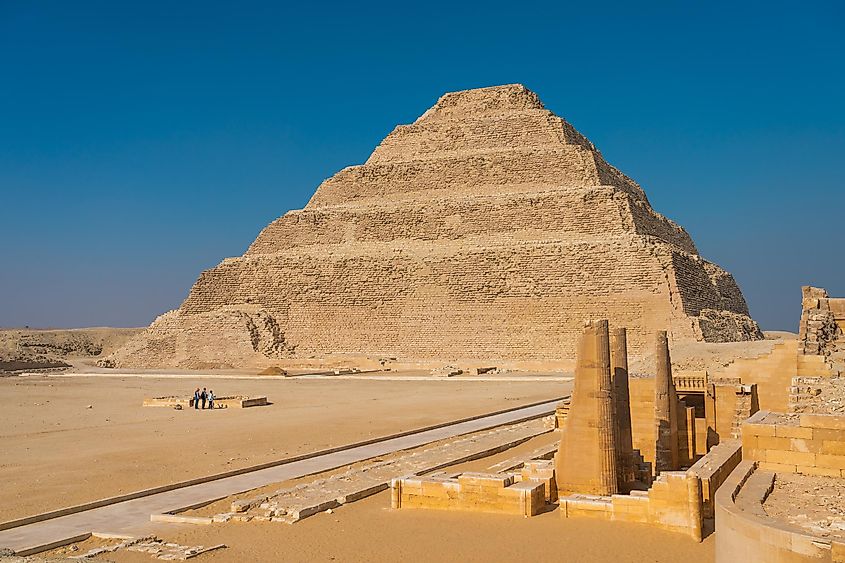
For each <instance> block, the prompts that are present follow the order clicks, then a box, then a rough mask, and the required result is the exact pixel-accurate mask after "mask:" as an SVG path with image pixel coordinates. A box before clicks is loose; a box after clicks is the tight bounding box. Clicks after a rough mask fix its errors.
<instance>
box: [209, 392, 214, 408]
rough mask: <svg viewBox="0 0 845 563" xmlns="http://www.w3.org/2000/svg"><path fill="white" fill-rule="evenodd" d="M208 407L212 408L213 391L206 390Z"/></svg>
mask: <svg viewBox="0 0 845 563" xmlns="http://www.w3.org/2000/svg"><path fill="white" fill-rule="evenodd" d="M208 408H210V409H212V410H213V409H214V391H212V390H211V389H209V390H208Z"/></svg>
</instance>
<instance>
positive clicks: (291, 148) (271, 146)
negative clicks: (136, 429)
mask: <svg viewBox="0 0 845 563" xmlns="http://www.w3.org/2000/svg"><path fill="white" fill-rule="evenodd" d="M843 6H845V4H843V3H842V2H841V1H831V2H806V3H794V2H790V3H781V2H759V3H756V2H755V3H743V2H725V3H721V2H715V3H714V2H695V3H693V2H661V1H655V2H644V3H640V2H619V3H611V2H605V3H600V2H577V3H566V2H549V3H541V2H540V3H538V2H529V3H521V4H520V3H514V2H507V3H501V4H499V3H497V2H489V1H488V2H483V3H481V2H479V3H478V4H477V5H475V6H469V5H464V4H463V3H460V2H443V3H440V2H425V3H419V4H415V3H404V2H389V3H383V4H382V3H359V2H343V3H337V4H331V3H322V4H321V3H296V5H291V6H285V5H284V3H282V2H267V3H255V2H250V1H239V2H231V3H222V2H213V1H204V2H156V1H144V2H134V3H131V2H114V1H108V2H105V1H104V2H86V1H84V0H81V1H79V2H68V1H56V2H40V1H37V0H26V1H24V0H21V1H15V0H0V196H2V198H0V264H2V268H0V326H22V325H30V326H57V327H62V326H65V327H70V326H91V325H114V326H138V325H145V324H147V323H149V322H150V321H151V320H152V319H153V318H154V317H155V316H156V315H158V314H160V313H162V312H164V311H166V310H168V309H172V308H175V307H178V306H179V304H180V303H181V301H182V299H183V298H184V297H185V295H187V292H188V289H189V288H190V286H191V284H192V283H193V282H194V280H195V279H196V277H197V276H198V274H199V272H200V271H201V270H203V269H206V268H209V267H212V266H214V265H215V264H217V263H218V262H219V261H220V260H221V259H223V258H224V257H227V256H234V255H239V254H241V253H243V251H244V250H245V249H246V247H247V246H248V244H249V243H250V242H251V241H252V240H253V238H254V237H255V236H256V235H257V234H258V232H259V231H260V230H261V228H262V227H264V226H265V225H266V224H267V223H269V222H270V221H271V220H273V219H274V218H276V217H278V216H280V215H282V214H283V213H284V212H285V211H287V210H289V209H295V208H301V207H302V206H304V205H305V203H306V202H307V200H308V198H309V196H310V195H311V194H312V193H313V191H314V189H315V188H316V187H317V185H318V184H319V183H320V181H321V180H323V179H324V178H326V177H328V176H331V175H332V174H334V173H335V172H336V171H338V170H339V169H340V168H343V167H344V166H347V165H351V164H359V163H361V162H363V161H364V160H365V159H366V158H367V156H368V155H369V153H370V152H371V150H372V149H373V148H374V147H375V145H376V144H377V143H378V141H379V140H380V139H381V138H382V137H384V136H385V135H386V134H387V133H389V132H390V130H391V129H392V128H393V127H394V126H395V125H396V124H398V123H408V122H411V121H413V120H414V119H415V118H416V117H417V116H418V115H419V114H420V113H422V112H423V111H424V110H425V109H427V108H428V107H429V106H431V105H432V104H433V103H434V102H435V101H436V99H437V98H438V96H440V94H442V93H443V92H446V91H451V90H460V89H465V88H472V87H478V86H489V85H495V84H504V83H512V82H521V83H523V84H525V85H526V86H528V87H529V88H531V89H532V90H534V91H536V92H537V93H538V94H539V95H540V97H541V98H542V99H543V101H544V102H545V104H546V106H547V107H548V108H549V109H551V110H552V111H554V112H556V113H558V114H559V115H561V116H563V117H565V118H566V119H567V120H569V121H570V122H571V123H572V124H573V125H574V126H575V127H576V128H578V129H579V130H580V131H581V132H582V133H584V134H585V135H587V136H588V137H589V138H590V139H591V140H592V141H593V142H594V143H595V144H596V145H597V146H598V147H599V149H601V150H602V152H603V154H604V155H605V157H606V158H607V160H608V161H609V162H611V163H612V164H614V165H615V166H617V167H618V168H620V169H621V170H622V171H624V172H625V173H627V174H628V175H630V176H631V177H633V178H634V179H635V180H637V181H638V182H639V183H640V184H641V185H642V186H643V187H644V188H645V190H646V193H647V194H648V196H649V198H650V200H651V202H652V205H653V206H654V207H655V209H657V210H658V211H659V212H661V213H663V214H665V215H667V216H669V217H671V218H672V219H674V220H676V221H677V222H679V223H680V224H682V225H683V226H684V227H686V229H687V230H688V231H689V232H690V234H691V235H692V236H693V238H694V240H695V241H696V243H697V244H698V247H699V250H700V251H701V253H702V255H703V256H705V257H706V258H708V259H710V260H712V261H715V262H717V263H718V264H721V265H722V266H724V267H725V268H726V269H728V270H729V271H731V272H732V273H733V274H734V275H735V277H736V278H737V280H738V282H739V283H740V285H741V287H742V289H743V291H744V293H745V296H746V299H747V300H748V302H749V305H750V307H751V313H752V315H753V316H754V317H755V318H756V319H757V320H759V321H760V323H761V324H762V326H763V328H764V329H791V330H795V329H796V327H797V321H798V315H799V313H800V286H801V285H802V284H807V283H812V284H816V285H820V286H824V287H826V288H828V290H829V291H830V292H831V293H832V294H836V295H840V296H845V195H844V194H845V190H843V187H845V186H843V180H842V178H843V171H842V164H843V155H845V109H843V104H845V48H843V46H845V17H844V16H845V8H843Z"/></svg>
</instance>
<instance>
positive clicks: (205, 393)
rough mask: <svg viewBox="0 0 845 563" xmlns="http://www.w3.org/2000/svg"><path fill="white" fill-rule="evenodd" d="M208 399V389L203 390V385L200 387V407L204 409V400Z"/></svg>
mask: <svg viewBox="0 0 845 563" xmlns="http://www.w3.org/2000/svg"><path fill="white" fill-rule="evenodd" d="M206 399H208V391H206V390H205V387H203V388H202V393H200V401H202V408H203V410H205V400H206Z"/></svg>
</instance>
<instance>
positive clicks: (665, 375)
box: [654, 331, 680, 475]
mask: <svg viewBox="0 0 845 563" xmlns="http://www.w3.org/2000/svg"><path fill="white" fill-rule="evenodd" d="M655 357H656V358H657V365H656V374H655V379H654V419H655V424H656V426H657V436H656V441H657V442H656V447H655V457H654V472H655V475H659V474H660V472H661V471H672V470H674V469H678V467H679V457H680V456H679V453H678V406H677V403H678V394H677V392H676V391H675V382H674V380H673V379H672V362H671V360H670V358H669V341H668V337H667V335H666V331H659V332H658V333H657V336H656V339H655Z"/></svg>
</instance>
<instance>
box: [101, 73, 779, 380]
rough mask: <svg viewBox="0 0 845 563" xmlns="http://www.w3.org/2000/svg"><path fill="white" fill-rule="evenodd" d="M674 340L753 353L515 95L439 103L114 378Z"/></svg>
mask: <svg viewBox="0 0 845 563" xmlns="http://www.w3.org/2000/svg"><path fill="white" fill-rule="evenodd" d="M588 318H608V319H610V321H611V323H613V324H614V325H615V326H625V327H627V328H628V345H629V348H630V350H631V351H632V352H633V353H637V352H638V351H640V350H642V349H644V348H645V347H647V346H648V342H649V341H650V339H651V338H653V336H652V335H653V333H654V331H656V330H664V329H668V330H669V334H670V337H671V338H672V339H675V340H677V339H694V340H706V341H710V342H724V341H736V340H749V339H757V338H761V337H762V335H761V333H760V330H759V328H758V326H757V324H756V323H755V322H754V321H753V320H752V319H751V318H750V317H749V315H748V308H747V306H746V303H745V299H744V298H743V296H742V293H741V292H740V290H739V288H738V287H737V285H736V283H735V282H734V280H733V277H732V276H731V275H730V274H729V273H728V272H726V271H724V270H722V269H721V268H720V267H718V266H716V265H715V264H712V263H710V262H707V261H706V260H704V259H702V258H701V257H700V256H699V255H698V251H697V250H696V247H695V245H694V244H693V241H692V240H691V239H690V237H689V235H688V234H687V233H686V231H684V229H682V228H681V227H680V226H678V225H677V224H675V223H673V222H672V221H670V220H669V219H667V218H665V217H663V216H662V215H660V214H658V213H656V212H655V211H654V210H652V208H651V205H650V204H649V202H648V199H647V198H646V195H645V193H644V192H643V190H642V188H640V186H639V185H637V184H636V183H635V182H634V181H633V180H631V179H630V178H628V177H627V176H625V175H624V174H622V173H621V172H619V171H618V170H617V169H615V168H613V167H612V166H610V165H609V164H608V163H607V162H605V161H604V159H603V158H602V156H601V154H600V153H599V152H598V151H597V150H596V149H595V147H594V146H593V145H592V143H590V142H589V141H588V140H587V139H586V138H585V137H584V136H582V135H581V134H580V133H578V132H577V131H576V130H575V129H574V128H573V127H572V126H571V125H569V124H568V123H567V122H566V121H564V120H563V119H561V118H560V117H558V116H556V115H554V114H553V113H552V112H550V111H548V110H546V109H544V107H543V105H542V103H541V102H540V100H539V99H538V97H537V96H536V94H534V93H533V92H531V91H529V90H527V89H526V88H525V87H523V86H521V85H508V86H497V87H492V88H480V89H476V90H467V91H463V92H453V93H449V94H446V95H444V96H443V97H441V98H440V100H439V101H438V102H437V103H436V104H435V105H434V107H432V108H431V109H429V110H428V111H426V112H425V113H424V114H423V115H422V116H421V117H420V118H419V119H417V120H416V121H415V122H414V123H412V124H410V125H400V126H398V127H396V129H394V131H393V132H392V133H390V135H388V136H387V137H386V138H385V139H384V140H383V141H382V142H381V144H380V145H379V146H378V147H377V148H376V150H375V151H374V152H373V154H372V155H371V156H370V158H369V159H368V160H367V162H366V163H365V164H363V165H359V166H351V167H348V168H345V169H343V170H341V171H340V172H338V173H337V174H335V175H334V176H332V177H331V178H329V179H327V180H326V181H324V182H323V183H322V184H321V185H320V186H319V188H318V189H317V191H316V193H315V194H314V196H313V197H312V198H311V201H310V202H309V203H308V205H307V206H306V207H305V209H302V210H296V211H290V212H288V213H286V214H285V215H284V216H282V217H280V218H279V219H277V220H276V221H274V222H273V223H271V224H270V225H268V226H267V227H266V228H265V229H264V230H263V231H262V232H261V234H260V235H259V236H258V238H257V239H256V240H255V241H254V242H253V243H252V245H251V246H250V247H249V249H248V250H247V252H246V253H245V254H244V255H243V256H241V257H238V258H229V259H226V260H224V261H223V262H222V263H221V264H220V265H218V266H217V267H215V268H212V269H210V270H208V271H205V272H203V273H202V275H201V276H200V277H199V279H198V280H197V282H196V284H195V285H194V287H193V288H192V289H191V292H190V294H189V295H188V297H187V299H186V300H185V302H184V303H183V304H182V306H181V307H180V308H179V309H178V310H177V311H172V312H169V313H167V314H165V315H163V316H161V317H159V318H158V319H157V320H156V321H155V322H154V323H153V324H152V325H151V326H150V327H149V329H148V330H147V331H146V332H145V333H143V334H142V335H140V336H139V337H137V338H135V339H134V340H133V341H132V342H130V343H129V345H127V346H126V347H125V348H124V349H122V350H120V351H119V352H118V353H117V354H115V355H114V356H113V358H112V359H113V360H114V362H115V364H116V365H118V366H122V367H127V366H137V367H162V366H174V367H176V366H178V367H241V366H265V365H270V363H272V362H276V361H277V360H279V359H282V360H283V359H285V358H320V357H326V356H329V355H332V356H337V355H341V356H343V355H347V356H373V357H378V356H395V357H399V358H400V359H423V360H425V359H431V360H435V359H437V360H450V359H458V358H484V359H488V360H490V359H499V358H501V359H508V360H515V361H519V360H557V359H560V358H570V357H572V356H573V355H574V352H575V346H576V343H577V341H578V337H579V333H580V330H581V327H582V326H583V323H584V320H585V319H588Z"/></svg>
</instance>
